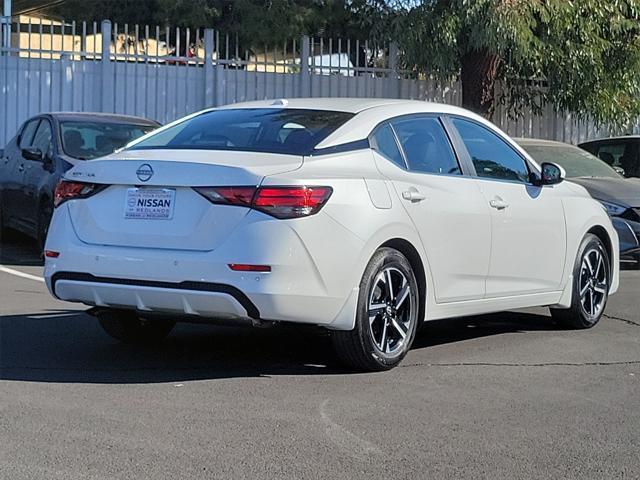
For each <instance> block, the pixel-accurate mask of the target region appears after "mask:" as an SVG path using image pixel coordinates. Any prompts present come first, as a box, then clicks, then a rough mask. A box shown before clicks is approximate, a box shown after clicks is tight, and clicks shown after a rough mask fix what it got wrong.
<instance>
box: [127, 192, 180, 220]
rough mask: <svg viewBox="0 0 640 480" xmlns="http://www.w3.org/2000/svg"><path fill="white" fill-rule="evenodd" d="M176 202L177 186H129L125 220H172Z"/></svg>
mask: <svg viewBox="0 0 640 480" xmlns="http://www.w3.org/2000/svg"><path fill="white" fill-rule="evenodd" d="M175 204H176V189H175V188H163V187H132V188H127V192H126V195H125V204H124V218H125V220H171V219H172V218H173V213H174V210H175Z"/></svg>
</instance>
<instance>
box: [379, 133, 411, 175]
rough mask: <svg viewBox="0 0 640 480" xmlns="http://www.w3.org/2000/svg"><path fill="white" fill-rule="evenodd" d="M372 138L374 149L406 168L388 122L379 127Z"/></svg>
mask: <svg viewBox="0 0 640 480" xmlns="http://www.w3.org/2000/svg"><path fill="white" fill-rule="evenodd" d="M373 138H374V139H375V142H376V147H377V148H376V150H378V152H380V153H381V154H382V155H384V156H385V157H387V158H388V159H389V160H391V161H392V162H393V163H395V164H396V165H398V166H399V167H401V168H406V165H405V163H404V158H402V153H401V152H400V148H398V142H396V136H395V135H394V134H393V130H391V127H390V126H389V124H388V123H385V124H384V125H382V126H381V127H379V128H378V130H376V133H375V134H374V135H373Z"/></svg>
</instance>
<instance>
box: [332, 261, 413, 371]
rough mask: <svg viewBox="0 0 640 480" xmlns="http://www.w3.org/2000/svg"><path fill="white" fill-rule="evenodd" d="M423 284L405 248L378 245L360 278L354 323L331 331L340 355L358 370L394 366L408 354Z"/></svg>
mask: <svg viewBox="0 0 640 480" xmlns="http://www.w3.org/2000/svg"><path fill="white" fill-rule="evenodd" d="M418 298H419V296H418V284H417V281H416V278H415V275H414V273H413V270H412V268H411V265H410V264H409V261H408V260H407V259H406V258H405V256H404V255H402V253H400V252H399V251H397V250H395V249H392V248H381V249H380V250H378V251H377V252H376V253H375V254H374V256H373V258H372V259H371V261H370V262H369V265H367V268H366V269H365V272H364V275H363V276H362V281H361V282H360V294H359V297H358V309H357V314H356V324H355V328H354V329H353V330H351V331H348V332H342V331H336V332H332V340H333V344H334V347H335V349H336V353H337V354H338V357H339V358H340V360H341V361H342V362H343V363H344V364H345V365H347V366H348V367H351V368H354V369H356V370H365V371H380V370H389V369H391V368H393V367H395V366H396V365H398V364H399V363H400V361H401V360H402V359H403V358H404V356H405V355H406V354H407V352H408V351H409V349H410V348H411V345H412V343H413V339H414V337H415V333H416V327H417V324H418Z"/></svg>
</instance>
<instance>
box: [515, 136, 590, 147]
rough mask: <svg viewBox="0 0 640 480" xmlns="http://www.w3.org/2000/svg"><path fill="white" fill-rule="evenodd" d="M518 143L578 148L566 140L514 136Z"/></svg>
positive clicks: (522, 144)
mask: <svg viewBox="0 0 640 480" xmlns="http://www.w3.org/2000/svg"><path fill="white" fill-rule="evenodd" d="M513 140H514V141H515V142H516V143H517V144H518V145H521V146H523V147H524V146H527V147H528V146H538V147H553V146H555V147H574V148H578V147H576V146H575V145H572V144H570V143H565V142H558V141H555V140H543V139H542V138H522V137H520V138H514V139H513Z"/></svg>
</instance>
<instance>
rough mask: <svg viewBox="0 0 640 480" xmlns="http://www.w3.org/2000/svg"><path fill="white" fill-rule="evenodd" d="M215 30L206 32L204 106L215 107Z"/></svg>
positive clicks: (208, 29)
mask: <svg viewBox="0 0 640 480" xmlns="http://www.w3.org/2000/svg"><path fill="white" fill-rule="evenodd" d="M213 81H214V79H213V29H211V28H206V29H205V31H204V106H205V107H211V106H213V102H214V97H213Z"/></svg>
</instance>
